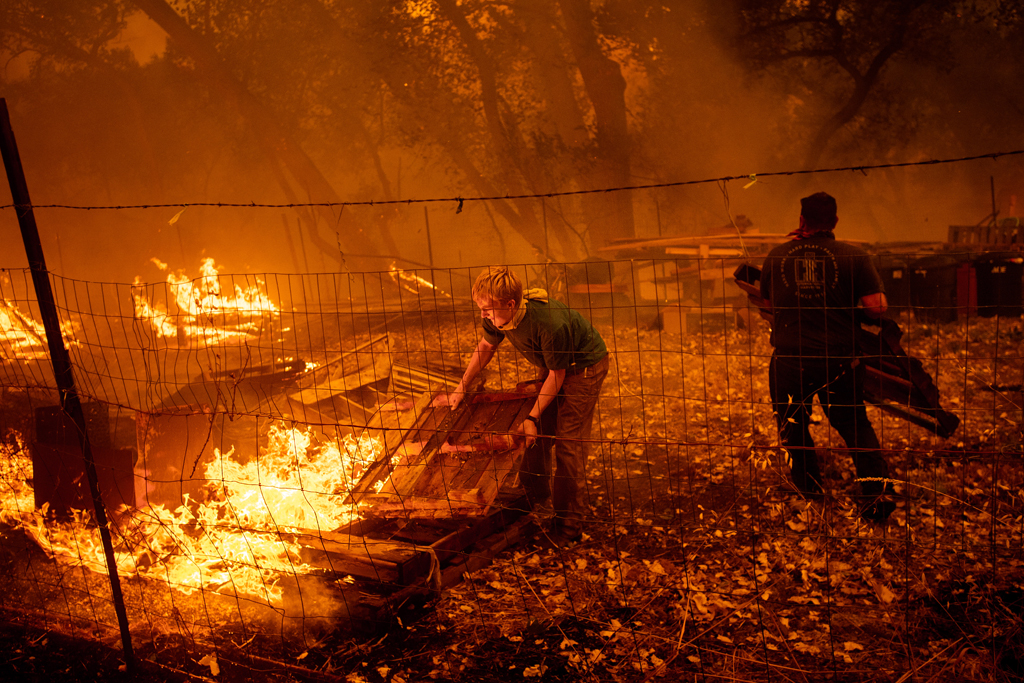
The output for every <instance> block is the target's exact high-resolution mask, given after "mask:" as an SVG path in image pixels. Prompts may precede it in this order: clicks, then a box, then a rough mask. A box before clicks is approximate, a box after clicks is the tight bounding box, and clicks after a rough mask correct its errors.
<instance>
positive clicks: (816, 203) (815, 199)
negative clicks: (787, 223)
mask: <svg viewBox="0 0 1024 683" xmlns="http://www.w3.org/2000/svg"><path fill="white" fill-rule="evenodd" d="M800 215H801V216H803V217H804V220H805V221H806V222H807V224H808V225H812V226H814V227H819V226H820V227H827V228H831V227H832V226H833V225H835V222H836V200H835V197H833V196H832V195H830V194H827V193H825V192H816V193H814V194H812V195H811V196H810V197H804V198H803V199H801V200H800Z"/></svg>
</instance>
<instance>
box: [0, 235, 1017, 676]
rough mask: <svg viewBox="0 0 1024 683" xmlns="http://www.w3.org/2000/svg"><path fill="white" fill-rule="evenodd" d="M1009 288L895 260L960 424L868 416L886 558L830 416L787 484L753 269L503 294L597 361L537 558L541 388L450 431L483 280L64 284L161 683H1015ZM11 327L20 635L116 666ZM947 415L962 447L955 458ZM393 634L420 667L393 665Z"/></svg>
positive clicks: (64, 441)
mask: <svg viewBox="0 0 1024 683" xmlns="http://www.w3.org/2000/svg"><path fill="white" fill-rule="evenodd" d="M1018 256H1019V255H1015V254H1013V253H1010V254H1004V255H1002V256H999V257H996V256H993V255H987V256H983V257H982V258H979V257H977V256H974V257H968V256H963V255H952V256H951V255H950V254H948V253H947V254H941V255H927V254H888V255H882V256H879V257H877V259H876V260H877V263H878V267H879V272H880V273H881V275H882V277H883V279H885V280H886V288H887V291H888V292H889V296H890V300H891V303H892V310H893V314H892V317H893V319H894V320H895V321H896V322H897V323H898V325H899V329H900V331H901V332H902V336H901V337H900V338H899V342H900V344H901V346H902V349H903V350H904V351H905V352H906V355H907V357H908V358H913V359H916V360H918V361H920V367H921V368H922V369H923V371H925V372H926V374H927V375H928V377H929V381H930V382H932V383H933V386H934V388H935V389H937V395H938V399H939V406H938V410H937V411H936V410H933V411H932V412H931V413H929V412H928V410H927V409H922V407H921V406H920V405H915V404H913V401H909V400H908V401H906V402H904V403H903V404H900V402H899V401H898V400H893V399H892V394H891V393H889V394H886V393H885V391H881V390H880V391H879V393H878V394H877V395H876V397H875V398H876V399H877V400H875V401H874V403H872V405H870V406H869V415H870V417H871V420H872V422H873V423H874V425H875V429H876V431H877V432H878V435H879V437H880V440H881V442H882V445H883V448H884V449H885V456H886V458H887V460H888V462H889V466H890V477H891V479H892V481H893V483H894V488H895V493H896V494H897V499H898V507H897V509H896V511H895V512H894V513H893V515H892V517H891V518H890V520H889V522H888V523H887V524H884V525H879V524H869V523H866V522H865V521H864V520H862V519H861V518H860V516H859V515H858V507H857V501H856V498H855V496H854V493H855V490H856V484H855V481H854V480H855V478H856V475H855V473H854V470H853V466H852V463H851V459H850V457H849V454H848V453H847V451H846V450H845V448H844V446H845V445H844V443H843V441H842V439H840V438H839V436H838V435H837V434H836V433H835V432H834V431H833V430H832V429H831V428H830V426H829V424H828V421H827V420H825V419H823V416H822V414H821V410H820V407H816V408H815V411H814V414H813V415H812V418H811V421H812V426H811V432H812V434H813V436H814V439H815V443H816V444H817V445H818V450H819V452H820V454H821V455H822V462H823V478H824V481H823V482H822V483H823V484H824V489H825V495H824V497H823V498H820V499H813V500H811V499H805V498H804V497H803V496H801V495H799V493H798V492H797V490H796V489H795V488H794V486H793V484H792V483H791V479H790V476H789V468H788V463H787V455H786V453H785V452H784V450H783V449H782V448H780V446H779V440H778V434H777V426H776V422H775V417H774V415H773V410H772V403H771V400H770V398H769V389H768V364H769V359H770V357H771V353H772V348H771V345H770V343H769V327H768V325H767V324H766V323H765V321H764V320H762V319H761V317H760V316H759V315H758V310H757V308H756V306H755V305H754V304H752V303H751V299H750V298H748V296H747V293H746V292H745V291H744V290H742V289H741V288H740V287H738V286H737V284H736V280H735V275H734V274H735V271H736V268H737V265H739V264H740V261H741V259H739V258H737V256H735V255H732V254H729V255H723V256H714V255H711V254H710V253H701V252H700V251H699V250H698V251H697V252H696V253H694V254H685V255H682V256H680V257H679V258H649V259H642V258H634V259H631V260H622V261H592V262H584V263H573V264H562V263H546V264H524V265H521V266H516V267H514V268H513V269H514V270H515V271H516V272H518V273H519V275H520V276H521V277H522V279H523V282H524V284H525V286H526V287H527V288H538V289H543V290H545V292H546V295H545V296H546V297H550V298H551V299H556V300H559V301H562V302H564V303H566V304H567V305H568V306H570V307H571V308H573V309H575V310H577V311H579V312H581V313H582V314H583V315H584V316H585V317H586V318H587V319H589V320H590V321H591V322H592V323H593V325H594V326H595V328H596V329H597V330H598V331H599V333H600V335H601V336H602V337H603V339H604V342H605V344H606V346H607V349H608V352H609V353H608V358H609V361H610V362H609V371H608V375H607V378H606V380H605V381H604V384H603V385H602V388H601V394H600V398H599V400H598V402H597V407H596V412H595V416H594V425H593V430H592V432H591V433H590V435H589V437H588V438H587V442H588V445H589V458H588V461H587V463H586V473H585V482H586V501H587V507H586V514H585V518H584V520H583V521H584V526H583V535H582V537H581V538H580V540H579V541H578V542H577V543H575V544H573V545H571V546H570V547H564V548H556V549H545V548H543V547H541V546H542V544H539V543H538V541H539V540H542V539H543V536H544V533H543V531H542V530H543V528H544V524H545V514H544V512H543V510H538V509H532V506H531V503H530V501H529V500H528V499H527V498H525V497H524V496H523V490H522V486H521V481H520V477H519V476H518V475H519V473H520V472H519V467H520V463H521V458H522V454H523V444H522V442H521V440H516V439H512V438H508V435H509V434H512V435H515V434H516V433H517V429H518V427H519V425H520V424H521V423H522V422H523V420H524V418H525V416H526V415H527V414H528V413H529V410H530V408H531V407H532V405H533V402H534V398H535V396H536V392H537V390H538V384H537V382H536V380H537V379H538V373H537V370H536V368H535V367H533V366H532V365H531V364H530V363H529V362H528V361H527V360H526V359H525V358H524V356H523V355H522V354H519V353H517V352H515V351H514V350H513V349H512V348H511V347H510V345H509V344H503V345H500V346H498V349H497V354H496V355H495V357H494V359H493V360H492V361H491V363H489V364H488V365H487V368H486V369H485V370H484V372H483V373H482V374H481V376H480V381H479V383H477V384H476V385H474V386H472V387H471V388H470V391H469V393H468V399H467V401H466V402H465V405H464V407H463V409H462V410H449V408H448V407H445V406H434V405H432V404H431V400H432V399H433V397H434V396H436V395H438V394H440V393H445V392H449V391H452V390H453V389H454V388H455V387H456V386H457V385H458V383H459V381H460V379H461V378H462V376H463V370H464V368H465V367H466V366H467V364H468V363H470V362H471V357H472V354H473V352H474V349H475V348H476V347H477V345H478V342H479V340H480V339H481V336H482V334H483V328H482V322H481V317H480V310H479V309H478V307H477V306H476V305H475V304H474V302H473V298H472V296H471V290H470V287H471V284H472V282H473V280H474V278H475V277H476V275H477V270H478V269H445V270H442V269H437V270H419V271H401V270H390V271H385V272H373V273H328V274H312V275H283V274H265V275H259V276H254V275H226V274H221V273H218V272H217V270H216V267H215V265H214V264H213V262H212V261H209V262H205V263H204V265H203V270H202V271H201V275H200V277H198V278H196V279H191V278H187V277H184V276H174V275H172V276H171V277H169V278H168V280H167V281H166V282H161V283H138V282H137V283H134V284H130V285H129V284H117V283H96V282H84V281H75V280H69V279H64V278H60V277H56V276H52V278H51V279H52V282H53V288H54V291H55V294H56V297H57V302H56V303H57V306H58V310H59V312H60V318H61V323H62V331H63V334H64V338H65V343H66V344H67V346H68V348H69V351H70V354H71V358H72V362H73V364H74V371H75V380H76V383H77V388H78V391H79V393H80V395H81V396H82V399H83V401H84V402H85V404H86V417H87V422H88V437H89V439H90V442H91V443H92V445H93V450H94V453H95V459H96V462H97V467H98V470H99V475H100V480H101V489H102V492H103V501H102V503H103V505H104V506H105V507H106V509H107V510H108V513H109V514H110V516H111V529H112V533H113V536H114V542H115V553H116V560H117V567H118V572H119V574H120V577H121V579H122V585H123V586H124V600H125V604H126V608H127V612H128V617H129V623H130V626H131V634H132V638H133V641H134V642H135V647H136V652H137V653H138V654H139V656H140V657H141V658H142V659H144V660H148V661H152V662H156V663H158V664H160V665H162V666H166V667H169V668H172V669H187V668H188V667H189V666H193V667H194V666H195V665H196V664H195V663H196V662H199V661H202V662H203V665H202V667H201V669H202V670H203V671H205V672H207V673H212V674H214V675H216V672H215V671H214V669H215V668H216V667H218V664H217V663H218V662H220V666H224V665H226V664H225V663H230V662H234V663H236V664H237V665H238V666H240V667H241V669H239V670H248V671H252V670H255V669H259V668H261V667H263V666H264V665H267V664H268V662H269V663H271V664H273V665H275V666H279V667H280V668H281V669H280V670H284V669H287V670H288V671H290V672H291V675H294V676H297V677H302V676H307V677H308V676H320V677H321V678H323V679H327V680H330V679H332V678H333V679H338V680H344V679H346V677H348V679H349V680H361V679H362V680H389V681H411V680H426V679H445V680H463V679H466V680H471V679H484V680H509V679H518V678H532V677H543V678H545V679H548V680H578V679H581V678H585V679H593V680H648V679H651V678H655V677H664V678H665V679H666V680H675V679H679V678H681V677H686V678H687V679H688V678H689V677H691V676H693V677H695V678H696V679H700V680H755V679H756V680H761V679H775V678H778V679H781V680H797V679H800V680H816V679H820V678H823V677H832V678H835V679H837V680H910V679H919V680H941V679H944V678H948V679H959V680H969V679H976V680H983V679H984V680H996V679H1005V680H1014V679H1017V678H1019V677H1020V675H1021V671H1022V666H1024V665H1022V664H1021V659H1020V658H1021V656H1022V652H1024V642H1022V639H1021V632H1022V631H1021V621H1020V619H1021V617H1020V615H1021V608H1022V605H1024V594H1022V593H1021V590H1020V588H1019V586H1020V584H1021V579H1022V577H1024V572H1022V569H1021V561H1022V534H1024V501H1022V496H1024V481H1022V480H1024V475H1022V471H1021V458H1022V434H1021V424H1022V414H1021V410H1022V395H1021V384H1022V381H1024V363H1022V358H1021V341H1022V339H1024V327H1022V324H1021V317H1020V316H1021V310H1020V290H1021V266H1020V259H1019V257H1018ZM757 260H758V259H756V258H754V259H752V262H753V263H756V262H757ZM965 264H966V265H965ZM1014 288H1016V289H1014ZM1014 291H1015V292H1016V294H1015V295H1014V294H1013V292H1014ZM0 300H2V304H3V309H2V310H0V326H2V330H0V331H2V333H3V336H2V339H0V350H2V356H3V363H2V364H0V373H2V377H3V392H2V395H0V398H2V406H0V420H2V432H3V446H2V448H3V454H2V457H0V468H2V470H0V474H2V484H0V485H2V489H0V500H2V505H0V521H2V523H3V529H4V533H3V537H2V539H0V553H2V556H3V562H4V566H5V570H4V572H3V578H2V579H0V580H2V581H3V583H4V584H5V585H4V590H3V591H0V596H2V597H0V608H2V609H3V610H4V612H5V614H7V615H8V618H9V619H17V620H19V623H22V622H24V623H34V624H37V625H38V626H40V627H42V628H46V629H51V630H53V631H55V632H60V633H66V634H70V635H72V636H74V637H76V638H81V639H94V640H100V641H103V642H106V641H108V640H111V642H113V641H114V640H116V634H117V621H116V619H115V618H114V613H113V609H112V606H111V590H110V586H109V584H108V583H107V580H106V576H105V574H106V564H105V562H104V558H103V549H102V547H101V544H100V542H99V535H98V533H97V530H96V528H95V525H94V524H93V523H91V521H90V519H91V515H90V512H89V510H91V505H92V503H91V501H90V500H89V494H88V488H87V487H86V486H85V485H84V483H83V475H82V465H81V454H80V451H79V450H77V448H78V447H77V445H76V444H77V434H75V432H74V429H73V426H72V425H70V423H68V422H67V421H66V419H65V418H64V417H62V414H61V411H60V409H59V407H58V399H57V393H56V389H55V384H54V380H53V375H52V370H50V368H49V365H48V354H47V350H46V349H47V347H46V343H45V333H44V332H43V330H42V329H41V327H40V326H39V324H38V323H37V322H36V321H38V320H39V313H38V309H37V308H36V304H35V301H34V296H33V294H32V290H31V283H30V278H29V276H28V274H27V272H24V271H20V270H8V271H5V272H4V273H3V277H2V278H0ZM880 334H881V333H880ZM886 377H888V375H886ZM878 386H880V387H882V389H884V388H885V387H884V386H883V385H882V384H879V385H878ZM900 386H902V385H900ZM887 396H888V397H889V398H886V397H887ZM943 413H949V414H952V415H954V416H955V417H956V418H957V419H958V425H956V426H955V431H952V433H951V434H948V435H946V436H939V434H940V433H945V432H944V429H943V424H941V420H940V417H941V415H942V414H943ZM946 426H948V425H946ZM946 431H949V430H946ZM498 439H501V440H498ZM558 448H559V445H558V444H557V443H556V444H555V449H556V451H557V449H558ZM558 474H559V473H558V472H556V473H555V476H556V477H557V476H558ZM410 614H416V615H417V616H418V617H419V618H418V619H416V620H415V621H413V620H411V618H410ZM389 633H390V634H394V633H401V634H402V637H401V640H399V639H398V638H397V637H396V638H392V641H391V642H389V643H388V644H386V645H382V644H381V643H382V641H381V640H380V639H381V638H382V637H384V635H385V634H389ZM370 634H373V635H370ZM353 643H356V645H353ZM359 643H362V644H363V645H362V646H360V645H358V644H359ZM369 643H374V646H373V647H372V648H370V646H369ZM403 643H404V645H403ZM297 657H299V658H300V659H299V660H298V661H296V658H297ZM211 663H212V666H211ZM367 663H369V664H367ZM245 667H249V669H245ZM352 676H356V678H352Z"/></svg>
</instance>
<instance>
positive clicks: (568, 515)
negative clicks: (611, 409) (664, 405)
mask: <svg viewBox="0 0 1024 683" xmlns="http://www.w3.org/2000/svg"><path fill="white" fill-rule="evenodd" d="M473 301H474V302H476V305H477V307H478V308H479V309H480V317H481V318H483V328H484V334H483V338H482V339H481V340H480V343H479V344H477V347H476V350H475V351H474V352H473V357H472V358H471V359H470V361H469V366H468V367H467V368H466V372H465V374H464V375H463V377H462V381H461V382H460V383H459V385H458V386H457V387H456V388H455V390H454V391H453V392H452V393H450V394H446V395H441V396H439V397H438V398H437V399H435V401H434V405H449V406H451V408H452V409H453V410H454V409H455V408H456V407H457V406H458V405H459V403H460V402H461V401H462V399H463V397H464V396H465V393H466V387H467V386H469V384H470V382H472V381H473V379H474V378H475V377H476V376H477V374H479V372H480V371H481V370H482V369H483V368H484V366H486V365H487V363H488V362H489V361H490V360H491V358H492V357H493V356H494V350H495V348H496V347H497V346H498V344H500V343H501V342H502V341H503V340H505V339H506V338H507V339H508V340H509V342H511V344H512V346H514V347H515V348H516V350H517V351H519V352H520V353H522V354H523V356H524V357H525V358H526V359H527V360H528V361H530V363H532V364H533V365H536V366H537V367H539V368H540V369H541V370H542V371H543V375H542V377H543V380H544V383H543V385H542V386H541V388H540V391H539V392H538V394H537V401H536V403H535V404H534V406H533V408H532V410H531V411H530V414H529V415H528V416H527V418H526V419H525V420H524V421H523V424H522V425H521V426H520V427H519V430H520V432H522V433H523V435H524V436H525V438H526V444H527V448H526V453H525V454H524V455H523V463H522V466H521V467H520V481H521V482H522V484H523V487H524V488H525V489H526V493H527V495H528V496H529V498H530V504H531V505H532V507H533V508H534V509H537V508H538V507H539V506H544V505H546V503H547V501H548V499H549V498H550V499H551V504H552V507H553V508H554V517H553V519H552V528H551V530H550V531H549V533H548V538H549V539H550V541H551V542H552V544H554V545H556V546H562V545H568V544H571V543H573V542H575V541H576V540H578V538H579V536H580V534H581V533H582V532H583V527H582V522H583V515H584V511H585V510H586V506H585V504H584V502H583V489H584V486H585V485H586V481H585V469H584V468H585V467H586V463H587V456H588V450H589V443H588V440H589V439H590V429H591V424H592V423H593V418H594V408H595V406H596V405H597V399H598V396H599V395H600V393H601V384H602V383H603V382H604V378H605V376H606V375H607V374H608V350H607V348H606V347H605V344H604V340H603V339H602V338H601V335H600V334H598V332H597V330H595V329H594V327H593V325H591V324H590V322H589V321H587V320H586V318H584V317H583V316H582V315H580V314H579V313H578V312H576V311H574V310H572V309H570V308H568V307H567V306H565V304H563V303H561V302H559V301H553V300H548V298H547V293H546V292H544V291H543V290H529V291H524V289H523V283H522V281H521V280H520V279H519V277H518V276H517V275H516V274H515V273H513V272H512V271H511V270H509V269H508V268H507V267H504V266H491V267H489V268H488V269H487V270H485V271H483V272H482V273H481V274H480V275H479V276H478V277H477V279H476V282H474V284H473ZM552 445H554V446H555V470H554V477H552V472H551V447H552Z"/></svg>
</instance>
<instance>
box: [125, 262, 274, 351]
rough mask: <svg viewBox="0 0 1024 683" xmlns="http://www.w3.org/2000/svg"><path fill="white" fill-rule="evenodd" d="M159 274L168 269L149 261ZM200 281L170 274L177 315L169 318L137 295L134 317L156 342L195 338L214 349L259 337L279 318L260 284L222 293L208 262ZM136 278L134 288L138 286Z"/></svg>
mask: <svg viewBox="0 0 1024 683" xmlns="http://www.w3.org/2000/svg"><path fill="white" fill-rule="evenodd" d="M151 260H152V261H153V263H154V264H156V266H157V267H158V268H159V269H160V270H163V271H166V270H168V265H167V264H166V263H163V262H162V261H160V260H159V259H156V258H154V259H151ZM199 270H200V273H201V275H200V277H198V278H196V279H191V278H189V277H188V276H187V275H185V273H184V272H183V271H180V270H179V271H178V272H177V273H168V275H167V282H168V284H169V285H170V289H171V294H172V296H173V299H174V303H175V306H176V307H177V312H176V313H172V312H171V311H169V310H168V309H167V307H166V306H165V305H164V304H162V303H157V304H155V305H154V304H152V303H150V301H149V300H148V299H147V298H146V297H145V296H144V295H143V294H142V293H140V292H139V291H138V290H136V291H135V293H134V294H133V296H134V299H135V317H136V318H137V319H139V320H144V321H148V322H149V323H150V324H151V325H152V326H153V328H154V329H155V330H156V334H157V336H158V337H179V336H184V337H185V338H193V339H196V340H199V341H201V342H203V343H205V344H217V343H219V342H223V341H225V340H228V339H238V338H243V337H246V336H248V335H251V334H255V333H257V332H259V331H260V330H261V329H262V328H263V327H265V326H266V325H267V324H268V323H270V322H272V321H273V320H274V319H275V318H276V317H277V316H278V315H280V309H279V308H278V307H277V305H276V304H274V302H273V301H271V300H270V297H268V296H267V294H266V293H265V292H263V290H262V289H261V287H262V286H263V284H264V283H263V282H262V281H261V280H259V279H257V280H256V283H257V284H255V285H252V286H250V287H246V288H245V289H243V288H242V287H241V286H239V285H235V286H234V290H233V291H231V292H227V293H225V292H223V291H222V289H221V281H220V277H221V276H220V273H219V270H218V268H217V266H216V265H215V264H214V260H213V259H212V258H206V259H203V261H202V264H201V266H200V269H199ZM141 284H142V281H141V279H140V278H138V277H136V278H135V285H136V287H138V286H141Z"/></svg>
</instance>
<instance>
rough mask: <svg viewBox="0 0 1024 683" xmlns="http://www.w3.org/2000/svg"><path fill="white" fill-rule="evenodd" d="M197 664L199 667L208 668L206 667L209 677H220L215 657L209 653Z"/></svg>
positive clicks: (218, 665)
mask: <svg viewBox="0 0 1024 683" xmlns="http://www.w3.org/2000/svg"><path fill="white" fill-rule="evenodd" d="M199 664H200V666H208V667H210V675H211V676H219V675H220V664H218V663H217V655H216V654H214V653H212V652H211V653H210V654H208V655H206V656H205V657H203V658H202V659H200V660H199Z"/></svg>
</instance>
